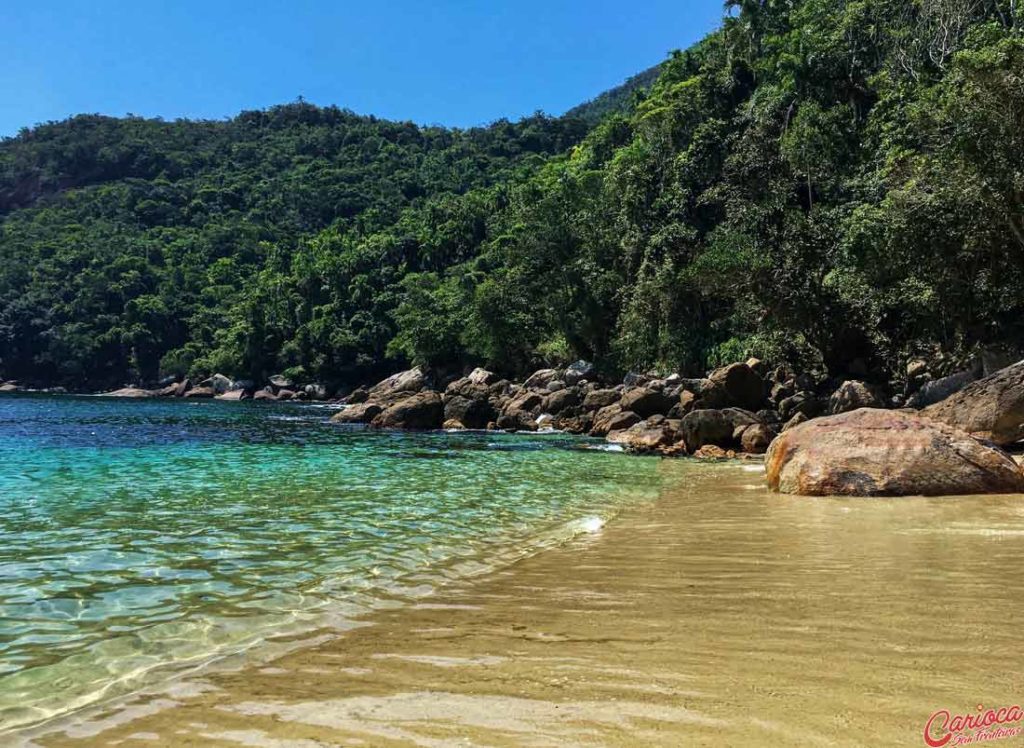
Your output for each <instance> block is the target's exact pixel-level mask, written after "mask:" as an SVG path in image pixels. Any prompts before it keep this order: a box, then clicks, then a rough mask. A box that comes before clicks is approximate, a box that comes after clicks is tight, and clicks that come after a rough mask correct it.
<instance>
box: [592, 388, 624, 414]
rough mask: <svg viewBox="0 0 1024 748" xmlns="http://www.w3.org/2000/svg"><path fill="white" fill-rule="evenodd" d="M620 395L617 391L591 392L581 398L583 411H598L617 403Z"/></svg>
mask: <svg viewBox="0 0 1024 748" xmlns="http://www.w3.org/2000/svg"><path fill="white" fill-rule="evenodd" d="M621 397H622V393H621V392H619V391H618V390H591V391H590V392H588V393H587V394H586V396H585V397H584V398H583V409H584V410H600V409H601V408H605V407H607V406H609V405H612V404H613V403H617V402H618V401H619V398H621Z"/></svg>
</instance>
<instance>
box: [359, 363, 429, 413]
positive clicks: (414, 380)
mask: <svg viewBox="0 0 1024 748" xmlns="http://www.w3.org/2000/svg"><path fill="white" fill-rule="evenodd" d="M426 383H427V377H426V375H425V374H424V373H423V371H422V369H420V368H419V367H416V368H415V369H409V370H408V371H400V372H398V373H397V374H392V375H391V376H390V377H388V378H387V379H383V380H381V381H380V382H377V384H375V385H373V387H371V388H370V391H369V392H368V393H367V396H368V398H369V399H370V400H381V399H383V398H385V397H388V396H391V395H395V394H397V393H401V392H410V393H411V392H419V391H420V390H421V389H423V387H424V385H426ZM438 423H439V424H440V421H439V422H438Z"/></svg>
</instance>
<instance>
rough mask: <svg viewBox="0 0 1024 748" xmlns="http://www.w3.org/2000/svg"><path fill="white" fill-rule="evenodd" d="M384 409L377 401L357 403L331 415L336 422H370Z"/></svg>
mask: <svg viewBox="0 0 1024 748" xmlns="http://www.w3.org/2000/svg"><path fill="white" fill-rule="evenodd" d="M257 394H258V393H257ZM383 410H384V408H382V407H381V406H380V405H378V404H377V403H355V404H353V405H346V406H345V407H344V408H343V409H341V410H339V411H338V412H337V413H335V414H334V415H333V416H331V421H332V422H334V423H369V422H370V421H372V420H373V419H374V418H376V417H377V416H378V415H380V413H381V411H383Z"/></svg>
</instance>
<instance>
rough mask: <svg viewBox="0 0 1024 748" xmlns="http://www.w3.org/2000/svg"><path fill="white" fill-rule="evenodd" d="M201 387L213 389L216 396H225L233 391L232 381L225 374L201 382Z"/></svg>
mask: <svg viewBox="0 0 1024 748" xmlns="http://www.w3.org/2000/svg"><path fill="white" fill-rule="evenodd" d="M199 387H200V388H208V389H211V390H213V393H214V394H215V395H223V394H224V393H225V392H228V391H229V390H230V389H231V380H230V379H228V378H227V377H226V376H224V375H223V374H214V375H213V376H212V377H210V378H209V379H204V380H203V381H202V382H200V383H199Z"/></svg>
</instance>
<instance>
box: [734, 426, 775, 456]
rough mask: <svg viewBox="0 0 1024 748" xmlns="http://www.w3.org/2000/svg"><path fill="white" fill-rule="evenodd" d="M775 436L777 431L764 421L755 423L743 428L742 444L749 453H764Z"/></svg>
mask: <svg viewBox="0 0 1024 748" xmlns="http://www.w3.org/2000/svg"><path fill="white" fill-rule="evenodd" d="M774 438H775V431H774V430H773V429H772V428H771V427H770V426H767V425H765V424H763V423H755V424H751V425H750V426H747V427H746V428H745V429H743V433H742V434H741V435H740V446H741V447H743V451H744V452H746V453H747V454H752V455H760V454H764V453H765V452H766V451H767V450H768V447H769V446H771V443H772V439H774Z"/></svg>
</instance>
